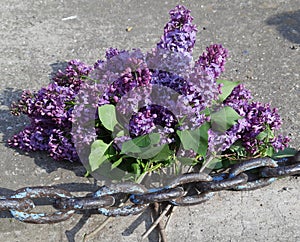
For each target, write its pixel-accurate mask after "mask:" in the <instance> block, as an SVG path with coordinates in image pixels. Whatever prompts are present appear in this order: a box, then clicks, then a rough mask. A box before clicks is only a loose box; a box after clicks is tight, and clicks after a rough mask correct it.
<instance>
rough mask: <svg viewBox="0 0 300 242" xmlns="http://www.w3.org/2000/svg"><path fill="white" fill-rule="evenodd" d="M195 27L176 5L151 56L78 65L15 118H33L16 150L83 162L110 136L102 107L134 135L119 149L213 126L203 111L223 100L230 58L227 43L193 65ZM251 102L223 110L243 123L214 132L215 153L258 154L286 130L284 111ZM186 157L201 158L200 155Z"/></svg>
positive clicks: (26, 100)
mask: <svg viewBox="0 0 300 242" xmlns="http://www.w3.org/2000/svg"><path fill="white" fill-rule="evenodd" d="M192 20H193V17H192V16H191V14H190V10H188V9H187V8H185V7H184V6H177V7H176V8H175V9H173V10H171V11H170V21H169V22H168V23H167V24H166V26H165V28H164V34H163V36H162V38H161V41H160V42H159V43H158V44H157V45H156V48H155V49H153V50H152V51H151V52H150V53H147V54H143V53H142V52H141V51H140V50H138V49H134V50H133V51H125V50H118V49H115V48H110V49H108V50H107V52H106V59H105V60H98V61H97V62H96V63H95V64H94V66H93V67H91V66H88V65H86V64H84V63H82V62H80V61H78V60H72V61H70V62H69V63H68V66H67V67H66V69H65V70H64V71H58V72H57V74H56V75H55V76H54V77H53V78H52V82H51V83H50V84H49V85H48V86H47V87H44V88H42V89H41V90H39V91H38V92H36V93H31V92H30V91H25V92H23V94H22V97H21V99H20V100H19V102H18V103H16V104H14V105H13V112H14V113H15V114H20V113H23V114H25V115H27V116H28V117H29V118H30V121H31V123H30V125H29V126H28V127H26V128H25V129H24V130H23V131H21V132H20V133H19V134H17V135H15V136H13V137H12V139H10V140H9V144H10V145H11V146H13V147H19V148H21V149H22V150H26V151H35V150H43V151H47V152H48V153H49V154H50V156H52V157H53V158H54V159H57V160H59V159H64V160H69V161H75V160H79V157H78V156H80V154H78V152H76V151H79V150H80V151H81V150H85V149H84V147H89V146H90V144H91V143H92V142H93V141H94V140H95V139H97V138H99V137H100V136H101V135H102V133H103V132H106V131H107V130H105V129H104V128H103V126H101V123H99V122H100V121H99V119H98V113H97V107H99V106H101V105H105V104H113V105H115V106H116V109H117V110H118V111H120V113H121V114H122V115H123V119H124V120H125V121H124V123H122V125H123V127H124V128H125V129H127V133H126V132H125V135H124V136H123V137H117V138H116V139H115V143H116V144H117V143H118V144H119V143H121V144H122V142H124V141H126V140H129V139H130V138H135V137H138V136H141V135H145V134H149V133H151V132H158V133H160V134H161V135H162V137H163V140H162V143H169V144H170V143H172V142H174V136H175V135H176V129H179V130H186V129H195V128H198V127H200V126H201V125H202V124H203V123H205V122H209V121H210V116H209V115H207V114H205V112H204V110H206V109H207V108H211V106H212V104H213V103H216V102H217V101H218V98H219V95H220V94H221V93H222V91H221V85H220V84H218V83H217V81H216V79H217V78H218V77H219V76H220V75H221V74H222V72H223V71H224V66H225V62H226V58H227V57H228V51H227V50H226V49H225V48H223V46H222V45H220V44H219V45H217V44H214V45H211V46H209V47H207V48H206V52H204V53H203V54H202V55H201V56H200V57H199V59H198V60H197V61H196V62H195V63H193V62H192V55H191V53H192V51H193V47H194V45H195V41H196V32H197V29H196V26H195V25H193V24H192ZM85 77H88V78H85ZM155 87H159V88H155ZM170 90H171V91H170ZM251 98H252V96H251V93H250V92H249V91H248V90H247V89H245V87H244V86H243V85H238V86H237V87H235V88H234V89H233V91H232V93H231V94H230V95H229V96H228V97H227V99H226V100H225V101H224V102H223V103H219V105H220V107H224V106H230V107H232V108H233V109H234V110H235V111H236V112H237V113H238V114H239V115H240V116H241V117H243V118H242V119H239V120H238V121H237V123H236V124H234V125H233V126H232V127H231V128H230V129H228V130H226V131H225V132H224V133H220V132H217V131H215V130H214V129H213V127H211V129H210V130H209V131H208V135H209V139H208V147H209V148H208V149H209V151H210V152H223V151H225V150H227V149H228V148H230V146H231V145H232V144H234V143H235V142H236V141H238V140H240V141H242V143H243V146H244V147H245V148H246V150H247V152H249V154H256V153H257V152H259V151H260V150H259V149H260V147H262V146H263V145H264V143H263V142H265V141H264V140H259V139H257V136H258V135H259V134H260V133H261V132H264V131H266V130H267V129H270V130H271V131H272V132H273V131H275V130H277V129H278V128H279V127H280V125H281V120H280V117H279V115H278V112H277V110H276V109H271V107H270V105H269V104H265V105H264V104H261V103H258V102H250V101H249V100H250V99H251ZM155 101H156V103H155ZM126 122H127V123H126ZM91 124H92V126H93V127H91ZM288 141H289V139H288V138H287V137H282V136H281V135H279V136H277V137H276V136H274V137H271V139H270V140H268V142H269V144H271V145H272V147H273V148H274V149H276V150H277V149H283V148H284V147H286V146H287V143H288ZM180 152H182V151H180ZM183 153H184V152H183ZM185 153H189V154H190V155H193V156H194V155H195V153H194V152H193V151H186V152H185Z"/></svg>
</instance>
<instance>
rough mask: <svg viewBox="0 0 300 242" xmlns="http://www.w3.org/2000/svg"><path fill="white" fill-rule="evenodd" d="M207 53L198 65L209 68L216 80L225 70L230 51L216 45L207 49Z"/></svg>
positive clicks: (199, 60)
mask: <svg viewBox="0 0 300 242" xmlns="http://www.w3.org/2000/svg"><path fill="white" fill-rule="evenodd" d="M206 51H207V52H203V54H202V55H201V56H200V57H199V59H198V61H197V62H196V65H200V66H203V67H204V68H207V70H208V71H210V72H211V73H212V75H213V76H214V78H218V77H219V76H220V75H221V73H222V72H224V70H225V68H224V66H225V63H226V58H227V57H228V50H227V49H225V48H223V46H222V45H217V44H214V45H210V46H209V47H207V48H206Z"/></svg>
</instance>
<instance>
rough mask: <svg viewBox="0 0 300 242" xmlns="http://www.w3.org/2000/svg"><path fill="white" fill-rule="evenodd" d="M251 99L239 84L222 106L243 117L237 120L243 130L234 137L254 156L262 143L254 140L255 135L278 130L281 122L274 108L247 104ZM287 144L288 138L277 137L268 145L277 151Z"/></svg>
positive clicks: (267, 105)
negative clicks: (226, 106) (230, 108)
mask: <svg viewBox="0 0 300 242" xmlns="http://www.w3.org/2000/svg"><path fill="white" fill-rule="evenodd" d="M251 98H252V96H251V93H250V91H249V90H247V89H246V88H245V87H244V85H242V84H240V85H238V86H237V87H235V88H234V89H233V91H232V93H231V94H230V95H229V96H228V97H227V99H226V100H225V101H224V105H228V106H230V107H232V108H233V109H235V111H237V113H238V114H239V115H240V116H242V117H244V119H241V120H239V122H243V128H242V129H241V130H239V131H238V132H237V133H236V135H237V136H239V138H240V139H241V141H242V143H243V146H244V147H245V148H246V150H247V151H248V152H249V153H250V154H255V153H257V152H258V151H259V147H260V146H262V145H263V142H264V141H261V140H258V139H256V137H257V135H258V134H260V133H261V132H263V131H265V130H266V128H267V127H268V128H269V129H270V130H271V131H273V132H274V131H276V130H278V129H279V128H280V126H281V123H282V121H281V119H280V116H279V114H278V110H277V109H276V108H273V109H271V107H270V104H268V103H267V104H262V103H259V102H249V100H251ZM288 142H289V138H288V137H282V136H281V135H279V136H277V137H275V138H274V139H273V140H271V141H270V144H271V145H272V146H273V148H274V149H275V150H278V149H283V148H285V147H287V144H288Z"/></svg>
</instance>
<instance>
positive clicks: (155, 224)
mask: <svg viewBox="0 0 300 242" xmlns="http://www.w3.org/2000/svg"><path fill="white" fill-rule="evenodd" d="M171 207H172V205H171V204H168V205H167V207H166V208H165V209H164V211H163V212H162V213H161V214H160V216H159V217H158V218H157V219H156V220H155V221H154V222H153V224H152V225H151V227H150V228H149V229H148V230H147V231H146V232H145V233H144V234H143V235H142V238H141V241H143V240H144V239H146V238H147V237H148V235H149V234H150V233H151V232H152V231H153V229H155V227H156V226H157V225H158V224H159V222H160V221H161V220H162V219H163V217H164V216H165V215H166V213H167V212H168V211H169V210H170V208H171Z"/></svg>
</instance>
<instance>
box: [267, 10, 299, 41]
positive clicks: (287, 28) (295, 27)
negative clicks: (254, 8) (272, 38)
mask: <svg viewBox="0 0 300 242" xmlns="http://www.w3.org/2000/svg"><path fill="white" fill-rule="evenodd" d="M266 23H267V24H268V25H275V26H276V29H277V31H278V32H279V33H280V34H281V35H282V36H283V37H284V38H286V39H288V40H289V41H291V42H293V43H296V44H300V10H296V11H290V12H283V13H280V14H277V15H274V16H272V17H270V18H268V19H267V20H266Z"/></svg>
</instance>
